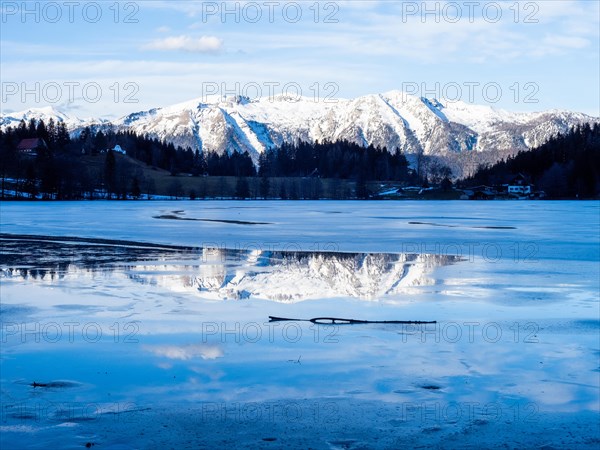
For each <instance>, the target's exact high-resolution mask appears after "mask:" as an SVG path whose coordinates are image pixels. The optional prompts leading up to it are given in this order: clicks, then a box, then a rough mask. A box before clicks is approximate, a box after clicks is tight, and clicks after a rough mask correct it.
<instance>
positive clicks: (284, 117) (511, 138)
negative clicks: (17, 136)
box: [0, 90, 600, 176]
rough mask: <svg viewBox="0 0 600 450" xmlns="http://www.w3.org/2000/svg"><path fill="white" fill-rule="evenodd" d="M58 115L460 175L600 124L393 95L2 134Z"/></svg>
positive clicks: (230, 106) (228, 106)
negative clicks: (51, 123)
mask: <svg viewBox="0 0 600 450" xmlns="http://www.w3.org/2000/svg"><path fill="white" fill-rule="evenodd" d="M50 117H52V118H53V119H54V120H55V121H59V122H64V123H65V125H66V127H67V129H68V130H69V132H70V133H71V134H72V135H78V133H80V132H81V131H82V130H83V129H84V128H85V127H87V126H89V127H92V128H94V129H95V130H102V129H106V128H112V129H114V130H115V131H117V130H120V131H132V132H134V133H136V134H142V135H149V136H151V137H155V138H158V139H160V140H161V141H164V142H170V143H173V144H174V145H176V146H181V147H184V148H185V147H191V148H192V149H194V150H200V151H214V152H217V153H223V152H228V153H231V152H234V151H238V152H244V151H245V152H248V153H249V154H250V156H251V157H252V159H253V161H254V162H255V163H257V162H258V158H259V156H260V154H261V153H263V152H264V151H266V150H267V149H269V148H273V147H277V146H279V145H282V144H283V143H294V142H300V141H305V142H317V141H319V142H323V141H330V142H333V141H340V140H346V141H349V142H353V143H356V144H358V145H360V146H363V147H367V146H369V145H372V146H375V147H386V148H387V149H388V150H389V151H391V152H394V151H396V150H398V151H401V152H402V153H404V154H406V155H407V157H408V158H409V161H411V163H413V165H414V164H417V163H416V160H417V159H418V158H420V157H421V156H423V155H424V156H427V157H428V158H430V159H435V160H437V161H438V162H439V163H442V164H445V165H448V166H449V167H450V168H451V169H452V170H453V173H454V175H455V176H463V175H467V174H469V173H470V172H472V171H473V169H474V168H475V167H476V166H477V165H479V164H486V163H494V162H496V161H498V160H500V159H503V158H505V157H507V156H510V155H513V154H516V153H518V152H519V151H526V150H529V149H530V148H533V147H537V146H539V145H541V144H543V143H545V142H547V141H548V140H549V139H550V138H551V137H553V136H555V135H557V134H558V133H563V134H564V133H565V132H567V131H568V130H569V129H570V128H572V127H573V126H577V125H582V124H585V123H595V122H600V118H597V117H592V116H589V115H586V114H583V113H579V112H572V111H566V110H557V109H554V110H548V111H540V112H510V111H507V110H504V109H496V108H494V107H492V106H489V105H475V104H469V103H465V102H462V101H456V102H449V101H445V100H438V99H428V98H424V97H416V96H413V95H410V94H406V93H404V92H402V91H395V90H393V91H388V92H384V93H381V94H369V95H365V96H361V97H356V98H353V99H342V98H339V99H319V98H307V97H290V96H284V95H278V96H273V97H262V98H257V99H249V98H247V97H243V96H233V97H217V96H213V97H210V98H196V99H192V100H189V101H185V102H180V103H176V104H173V105H170V106H166V107H161V108H152V109H149V110H146V111H136V112H132V113H130V114H128V115H125V116H123V117H121V118H119V119H116V120H112V121H108V120H105V119H93V118H91V119H81V118H78V117H75V116H71V115H68V114H65V113H63V112H61V111H59V110H57V109H55V108H53V107H45V108H30V109H28V110H25V111H21V112H17V113H5V114H2V115H0V127H2V128H6V127H7V126H16V125H18V123H19V122H20V120H22V119H23V120H26V121H28V120H30V119H31V118H33V119H35V120H39V119H43V120H44V121H47V120H49V119H50Z"/></svg>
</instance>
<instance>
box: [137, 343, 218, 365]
mask: <svg viewBox="0 0 600 450" xmlns="http://www.w3.org/2000/svg"><path fill="white" fill-rule="evenodd" d="M147 350H149V351H150V352H152V353H154V354H155V355H157V356H163V357H165V358H169V359H175V360H179V361H189V360H190V359H197V358H202V359H216V358H220V357H222V356H223V350H222V349H221V347H219V346H217V345H208V344H197V345H184V346H177V345H159V346H156V347H147Z"/></svg>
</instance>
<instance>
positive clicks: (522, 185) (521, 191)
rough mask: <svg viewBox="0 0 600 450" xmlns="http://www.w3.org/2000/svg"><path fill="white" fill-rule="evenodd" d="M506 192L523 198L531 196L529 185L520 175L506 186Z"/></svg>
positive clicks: (524, 177) (526, 179) (525, 178)
mask: <svg viewBox="0 0 600 450" xmlns="http://www.w3.org/2000/svg"><path fill="white" fill-rule="evenodd" d="M506 192H507V193H508V194H512V195H518V196H525V195H530V194H531V183H530V182H529V180H528V178H527V177H526V176H525V175H523V174H522V173H520V174H518V175H517V176H516V177H514V178H513V179H512V181H511V182H510V183H509V184H507V185H506Z"/></svg>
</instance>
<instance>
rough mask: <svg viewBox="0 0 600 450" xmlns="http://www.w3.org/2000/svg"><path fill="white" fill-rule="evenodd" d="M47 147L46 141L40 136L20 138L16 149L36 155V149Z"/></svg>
mask: <svg viewBox="0 0 600 450" xmlns="http://www.w3.org/2000/svg"><path fill="white" fill-rule="evenodd" d="M44 148H48V146H47V145H46V142H45V141H44V140H43V139H40V138H31V139H21V142H19V145H17V151H18V152H19V153H21V154H23V155H27V156H37V154H38V150H40V149H44Z"/></svg>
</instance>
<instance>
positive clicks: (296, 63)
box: [0, 0, 600, 118]
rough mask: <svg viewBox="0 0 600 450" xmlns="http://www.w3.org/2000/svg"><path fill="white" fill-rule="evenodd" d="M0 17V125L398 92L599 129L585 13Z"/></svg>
mask: <svg viewBox="0 0 600 450" xmlns="http://www.w3.org/2000/svg"><path fill="white" fill-rule="evenodd" d="M1 3H2V22H1V24H0V25H1V45H0V51H1V68H0V75H1V81H2V110H3V112H9V111H20V110H23V109H27V108H29V107H34V106H46V105H52V106H54V107H56V108H58V109H60V110H63V111H65V112H67V113H70V114H74V115H78V116H81V117H87V116H100V117H106V118H112V117H118V116H121V115H123V114H126V113H129V112H132V111H138V110H144V109H149V108H152V107H158V106H166V105H170V104H174V103H178V102H182V101H186V100H190V99H193V98H199V97H204V96H206V95H207V94H210V93H216V94H219V95H227V94H232V93H235V92H237V93H241V94H247V95H248V96H249V97H252V98H254V97H256V96H259V95H262V96H268V95H270V94H282V93H288V94H290V93H291V94H292V95H297V94H300V93H301V94H302V95H304V96H307V97H314V96H316V95H320V96H328V95H335V96H338V97H355V96H359V95H365V94H370V93H377V92H385V91H388V90H393V89H398V90H406V91H408V92H412V93H415V94H417V95H423V96H427V97H444V96H447V97H450V98H451V99H459V100H463V101H467V102H473V103H478V104H486V103H487V104H491V105H492V106H495V107H498V108H504V109H508V110H513V111H536V110H544V109H554V108H557V109H570V110H576V111H581V112H586V113H588V114H593V115H596V116H598V115H600V111H599V110H600V92H599V85H600V74H599V71H600V49H599V41H600V35H599V33H600V31H599V30H600V9H599V3H600V2H598V1H596V0H582V1H576V0H564V1H563V0H551V1H536V2H530V1H521V2H515V1H514V0H512V1H508V2H505V1H495V2H490V1H454V2H453V1H433V2H421V1H408V2H407V1H366V2H365V1H335V2H333V1H331V2H330V1H324V2H315V1H304V2H287V1H271V2H269V1H256V2H252V1H243V2H239V1H238V2H194V1H186V2H183V1H181V2H178V1H149V2H146V1H138V2H115V1H106V2H102V1H97V2H87V1H75V2H61V1H58V2H21V1H2V2H1ZM23 6H24V8H23ZM26 91H27V92H28V93H27V92H26Z"/></svg>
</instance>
